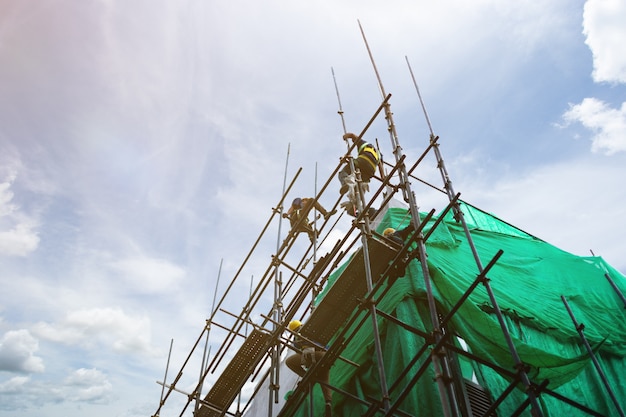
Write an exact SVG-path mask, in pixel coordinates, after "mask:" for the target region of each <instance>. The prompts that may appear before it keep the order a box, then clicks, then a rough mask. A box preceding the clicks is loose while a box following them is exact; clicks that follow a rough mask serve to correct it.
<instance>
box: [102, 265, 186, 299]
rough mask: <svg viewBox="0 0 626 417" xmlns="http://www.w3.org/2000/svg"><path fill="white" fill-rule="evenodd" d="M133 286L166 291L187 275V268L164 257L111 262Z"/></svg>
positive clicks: (148, 291)
mask: <svg viewBox="0 0 626 417" xmlns="http://www.w3.org/2000/svg"><path fill="white" fill-rule="evenodd" d="M111 267H112V268H113V269H115V270H116V271H118V272H119V273H121V274H122V275H123V277H124V279H125V280H126V281H127V282H128V283H131V284H132V285H133V287H134V288H135V289H136V290H138V291H140V292H146V293H164V292H166V291H168V290H171V289H172V288H174V287H175V286H176V284H178V283H179V282H180V281H181V280H182V279H183V278H184V277H185V275H186V273H185V270H184V269H183V268H181V267H179V266H178V265H175V264H173V263H171V262H168V261H166V260H164V259H156V258H148V257H134V258H126V259H122V260H119V261H114V262H112V263H111Z"/></svg>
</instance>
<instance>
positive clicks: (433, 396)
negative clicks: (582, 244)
mask: <svg viewBox="0 0 626 417" xmlns="http://www.w3.org/2000/svg"><path fill="white" fill-rule="evenodd" d="M461 207H462V211H463V213H464V219H465V221H466V224H467V226H468V229H469V230H470V233H471V238H472V239H471V241H472V242H473V244H474V246H475V252H476V253H477V254H478V256H479V257H480V264H481V265H482V268H484V267H485V266H486V265H487V264H488V263H489V262H490V261H491V259H492V258H493V257H494V256H495V255H496V253H497V252H498V251H499V250H502V251H503V254H502V256H501V257H500V259H499V260H498V261H497V263H495V265H494V266H493V268H491V270H490V271H489V272H488V274H487V277H488V279H489V281H488V282H489V285H490V287H491V289H492V291H493V294H494V297H495V300H496V302H497V305H498V307H499V308H500V310H501V312H502V315H503V320H504V322H505V323H506V328H507V331H508V332H509V333H510V335H511V338H512V340H513V343H514V346H515V350H516V352H517V354H518V355H519V358H520V359H521V361H522V362H523V364H524V365H525V366H526V369H527V375H528V377H529V378H530V379H531V380H532V381H533V382H535V383H537V384H540V383H543V382H544V381H545V382H547V384H548V385H547V388H548V389H549V390H552V391H553V392H555V393H556V394H557V395H558V396H561V398H557V397H555V396H554V395H548V394H546V393H543V394H542V395H540V396H539V400H538V402H539V404H540V406H541V407H542V410H543V413H544V415H545V416H546V417H549V416H552V417H557V416H564V415H567V416H579V415H580V416H586V415H590V414H589V412H588V410H585V409H579V408H578V407H577V406H575V405H572V404H570V403H568V402H567V401H564V400H563V398H567V399H572V400H574V401H575V402H576V403H580V404H582V405H583V406H584V407H587V409H590V410H593V411H594V412H596V413H599V414H601V415H616V414H617V412H616V408H615V405H614V404H613V402H612V401H611V399H610V396H609V395H608V394H607V390H606V389H605V387H604V384H603V382H602V379H601V377H600V374H599V373H598V372H597V370H596V367H595V366H594V364H593V363H592V361H591V357H590V355H589V354H588V352H587V350H586V349H585V346H584V344H583V342H582V339H581V337H580V335H579V333H578V331H577V328H576V326H575V325H574V323H573V321H572V318H571V317H570V315H569V314H568V311H567V309H566V307H565V304H564V302H563V300H562V298H561V297H562V296H563V297H564V298H565V299H566V301H567V302H568V304H569V306H570V308H571V310H572V312H573V314H574V316H575V319H576V320H577V322H578V323H579V324H581V325H583V326H584V330H583V332H584V336H585V337H586V338H587V341H588V343H589V344H590V345H591V347H592V348H593V352H594V355H595V357H596V358H597V361H598V362H599V364H600V366H601V367H602V370H603V371H604V375H605V378H606V380H607V382H608V385H609V386H610V388H611V389H612V391H613V393H614V395H615V396H616V397H617V398H618V399H619V400H618V401H620V402H621V404H620V406H621V407H622V409H626V382H625V381H624V377H623V375H624V374H625V372H626V310H625V306H624V304H623V303H622V301H621V299H620V297H619V295H618V293H617V292H616V291H615V289H614V288H613V287H612V286H611V284H610V283H609V280H608V279H607V276H608V277H610V278H611V279H612V280H613V281H614V283H615V285H616V286H617V287H618V289H619V290H620V291H621V292H622V293H626V278H625V277H624V275H622V274H621V273H620V272H618V271H617V270H615V269H614V268H612V267H611V266H610V265H608V264H607V263H606V262H605V261H604V260H603V259H602V258H601V257H581V256H575V255H572V254H570V253H567V252H565V251H562V250H560V249H558V248H556V247H555V246H553V245H550V244H549V243H546V242H545V241H542V240H541V239H538V238H536V237H534V236H531V235H529V234H527V233H525V232H523V231H522V230H520V229H518V228H516V227H515V226H512V225H510V224H508V223H506V222H503V221H502V220H499V219H498V218H496V217H495V216H492V215H490V214H487V213H485V212H482V211H481V210H479V209H476V208H475V207H472V206H470V205H467V204H461ZM422 218H423V217H422ZM409 220H410V218H409V216H407V212H406V210H404V209H400V208H390V209H389V210H388V211H387V213H386V214H385V217H384V218H383V220H382V222H381V223H380V225H379V227H378V232H379V233H380V232H382V230H384V229H385V228H387V227H394V228H396V229H399V228H402V227H404V226H406V225H407V224H408V222H409ZM433 222H434V219H433V220H431V221H430V223H429V224H427V225H426V226H425V229H424V230H425V231H428V230H430V228H431V227H432V226H433V224H434V223H433ZM426 252H427V254H428V257H427V259H428V262H427V263H428V265H427V271H428V275H429V276H430V280H431V281H430V282H431V287H432V290H433V295H434V298H435V300H436V303H437V306H438V308H439V309H440V313H441V314H443V315H445V314H446V312H447V311H449V310H450V309H451V308H452V307H453V306H454V305H455V304H456V303H457V301H458V300H460V299H461V297H462V296H463V294H464V293H465V292H466V291H467V289H468V288H469V287H470V286H471V284H472V283H473V282H474V281H475V280H476V279H477V277H478V276H479V273H480V270H479V267H478V266H477V262H476V259H475V258H474V255H473V251H472V250H471V248H470V245H469V242H468V239H467V237H466V234H465V230H464V228H463V227H462V226H461V224H460V223H458V222H456V221H455V220H454V218H453V216H452V215H451V214H448V215H447V216H446V217H445V219H444V221H442V222H441V223H440V224H439V225H437V227H435V228H434V230H433V233H432V235H431V236H430V237H429V238H428V240H427V241H426ZM341 272H342V269H341V268H339V269H338V270H337V271H336V272H335V273H334V274H333V275H332V276H331V277H330V279H329V284H328V285H329V286H330V285H332V283H333V282H334V280H336V279H340V277H341ZM425 288H426V287H425V282H424V274H423V272H422V265H421V264H420V263H419V262H418V261H417V260H413V261H411V262H410V263H409V265H408V266H407V269H406V272H405V276H404V277H401V278H399V279H397V281H395V283H394V284H393V285H391V286H390V287H389V288H385V287H384V286H383V288H381V290H380V291H379V294H382V292H383V291H384V296H382V297H380V298H379V300H378V304H377V308H378V309H379V310H381V311H383V312H386V313H388V314H391V315H393V316H394V317H396V318H397V319H398V320H399V321H400V322H403V323H406V324H408V325H409V326H411V327H412V328H415V329H418V330H421V331H423V332H424V333H425V334H429V333H430V332H431V329H432V324H431V323H432V321H431V318H430V317H431V315H430V312H429V308H428V301H427V296H426V291H425ZM324 294H325V293H324V292H322V293H321V294H320V299H322V298H323V297H324ZM360 315H361V316H360V317H359V319H361V320H357V321H355V323H354V324H353V325H352V329H351V330H349V331H348V333H347V334H353V332H354V337H352V338H350V339H348V343H347V345H346V348H345V349H344V350H343V351H342V353H341V357H342V358H345V359H348V361H344V360H337V361H335V363H334V365H333V366H332V368H331V381H330V382H331V385H333V386H337V387H340V388H341V389H344V390H345V391H347V392H350V393H352V394H355V395H356V396H357V397H359V398H361V399H365V400H366V401H368V402H370V401H372V400H374V401H380V400H381V398H380V397H381V385H380V378H379V367H378V365H377V355H376V351H375V346H374V337H373V332H372V329H373V325H372V318H371V316H369V315H366V314H365V313H364V312H361V313H360ZM361 322H362V323H361ZM378 327H379V332H380V335H381V347H382V356H383V362H384V364H383V369H384V370H385V378H386V381H387V386H388V389H389V397H390V401H391V404H394V402H395V401H398V402H399V408H400V409H401V410H403V411H405V412H407V413H409V414H411V415H415V416H437V415H442V405H441V400H440V395H439V392H438V387H437V384H436V383H434V382H433V380H434V377H435V375H434V371H433V366H432V365H431V362H430V357H429V353H430V349H429V348H430V347H431V346H429V344H428V343H426V341H425V339H424V333H416V332H413V331H410V330H407V329H406V328H404V327H402V326H401V325H399V324H397V323H394V322H393V321H391V320H387V319H384V318H382V317H381V316H378ZM449 328H450V329H452V331H453V332H454V333H455V334H456V335H457V336H458V338H459V339H462V341H463V342H464V343H465V346H466V350H467V351H469V352H471V353H472V354H473V355H476V356H477V357H478V358H480V359H481V360H482V361H486V362H487V363H492V364H494V365H495V367H492V366H486V365H481V364H480V362H479V361H474V360H471V359H469V358H467V356H465V355H458V362H459V369H461V372H462V373H463V376H464V377H465V378H466V379H469V380H473V381H474V382H475V383H477V384H479V385H481V386H482V387H484V388H485V389H486V390H487V392H488V393H489V394H490V396H491V397H492V399H496V398H498V397H500V396H501V395H502V393H503V392H505V390H506V389H507V388H508V387H509V385H511V378H510V377H509V375H508V373H507V372H499V371H498V369H500V368H502V369H504V370H507V371H509V373H514V372H515V370H516V367H515V361H514V359H513V355H512V353H511V349H510V348H509V345H508V344H507V342H506V339H505V337H504V332H503V330H502V327H501V326H500V323H499V321H498V319H497V316H496V314H495V311H494V305H493V303H492V302H491V299H490V297H489V294H488V292H487V291H486V288H485V286H484V285H482V284H479V285H478V286H477V287H476V289H475V290H474V291H472V292H471V294H470V295H469V297H468V298H467V300H466V301H465V302H464V303H462V304H461V306H460V308H459V310H458V311H457V312H456V314H454V315H453V316H452V319H451V322H450V326H449ZM458 343H462V342H458ZM459 346H460V345H459ZM415 358H417V360H414V359H415ZM412 360H414V364H413V365H412V366H411V363H412ZM349 361H350V362H354V363H356V364H358V365H359V366H358V367H356V366H355V365H354V364H350V363H349ZM407 368H408V370H409V371H408V372H406V370H407ZM418 374H419V375H421V377H419V378H417V379H416V381H412V378H414V377H416V375H418ZM522 388H523V386H522V385H521V384H517V388H516V389H514V390H513V391H512V392H511V393H510V394H508V395H506V397H505V399H504V401H503V402H502V404H500V406H499V407H498V409H497V413H498V415H499V416H508V415H512V414H514V413H515V412H516V410H517V409H518V407H520V405H521V404H522V403H523V402H524V401H525V400H526V399H528V395H527V394H526V393H525V392H524V390H523V389H522ZM400 399H401V400H400ZM315 402H316V403H318V407H317V408H316V409H318V410H321V409H322V408H321V407H322V404H323V399H322V397H321V394H320V391H319V388H317V391H315ZM307 409H308V408H307V406H306V405H303V406H302V407H301V414H297V415H302V416H304V415H306V412H307ZM333 409H334V413H335V414H334V415H341V416H360V415H362V414H364V413H365V412H366V411H367V409H368V408H367V405H365V404H363V402H360V401H358V400H356V399H354V398H352V397H350V396H346V395H342V394H341V393H338V392H335V393H334V396H333ZM521 415H524V416H530V407H527V408H526V409H525V410H524V411H523V412H522V413H521Z"/></svg>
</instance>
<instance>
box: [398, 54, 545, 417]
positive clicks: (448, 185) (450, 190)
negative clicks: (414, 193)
mask: <svg viewBox="0 0 626 417" xmlns="http://www.w3.org/2000/svg"><path fill="white" fill-rule="evenodd" d="M405 58H406V57H405ZM406 63H407V65H408V68H409V72H410V74H411V79H412V80H413V84H414V86H415V90H416V91H417V95H418V97H419V101H420V105H421V107H422V110H423V112H424V117H425V118H426V121H427V124H428V128H429V130H430V140H431V142H434V145H433V147H432V148H433V151H434V153H435V158H436V160H437V167H439V172H440V173H441V178H442V180H443V183H444V188H445V190H446V193H447V195H448V199H449V200H450V201H453V200H454V195H455V192H454V187H453V186H452V181H451V180H450V176H449V174H448V171H447V170H446V166H445V163H444V161H443V158H442V156H441V152H440V151H439V143H438V142H437V139H438V138H437V137H436V136H435V133H434V131H433V128H432V125H431V123H430V118H429V117H428V112H427V111H426V106H425V105H424V101H423V100H422V95H421V94H420V91H419V87H418V85H417V82H416V80H415V76H414V75H413V70H412V69H411V64H410V63H409V59H408V58H406ZM453 209H454V212H455V219H456V220H457V221H458V222H460V223H461V224H462V226H463V230H464V233H465V237H466V238H467V242H468V244H469V246H470V248H471V251H472V254H473V256H474V260H475V262H476V266H477V268H478V272H479V273H482V272H483V271H484V267H483V265H482V262H481V260H480V256H479V255H478V251H477V250H476V247H475V245H474V241H473V239H472V235H471V234H470V231H469V228H468V227H467V223H466V222H465V217H464V215H463V211H462V210H461V209H460V207H459V204H458V202H455V203H454V207H453ZM482 283H483V286H484V287H485V289H486V291H487V294H488V295H489V300H490V301H491V304H492V307H493V309H494V312H495V314H496V317H497V319H498V323H499V325H500V328H501V329H502V333H503V335H504V338H505V340H506V343H507V346H508V348H509V352H510V354H511V356H512V358H513V361H514V362H515V367H516V369H517V370H518V373H519V377H520V380H521V382H522V383H523V384H524V386H525V387H526V392H527V394H528V398H529V400H530V404H531V407H532V409H533V413H534V416H535V417H541V416H543V412H542V411H541V407H540V405H539V402H538V401H537V395H536V394H535V391H534V390H533V389H532V387H531V381H530V378H529V377H528V374H527V373H526V371H525V370H524V364H523V363H522V360H521V358H520V356H519V353H518V352H517V349H516V347H515V345H514V344H513V339H512V337H511V334H510V332H509V330H508V327H507V325H506V322H505V320H504V317H503V315H502V311H501V310H500V306H499V305H498V302H497V300H496V297H495V294H494V292H493V290H492V288H491V285H490V284H489V280H487V279H485V280H483V282H482Z"/></svg>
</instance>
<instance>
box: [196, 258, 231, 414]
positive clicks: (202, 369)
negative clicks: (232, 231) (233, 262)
mask: <svg viewBox="0 0 626 417" xmlns="http://www.w3.org/2000/svg"><path fill="white" fill-rule="evenodd" d="M223 263H224V258H222V259H221V260H220V267H219V269H218V271H217V280H216V282H215V291H214V292H213V302H212V303H211V315H213V312H214V310H215V299H216V298H217V289H218V288H219V286H220V277H221V276H222V264H223ZM210 334H211V322H210V321H209V320H207V322H206V340H205V341H204V352H203V354H202V365H201V367H200V380H199V381H198V389H197V392H196V395H197V398H196V404H195V405H194V409H195V413H197V412H198V408H200V401H198V400H199V399H200V397H201V396H202V388H203V386H204V374H205V372H206V367H207V363H208V362H209V355H210V354H211V347H210V346H209V336H210Z"/></svg>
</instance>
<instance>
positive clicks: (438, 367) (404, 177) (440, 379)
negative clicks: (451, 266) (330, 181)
mask: <svg viewBox="0 0 626 417" xmlns="http://www.w3.org/2000/svg"><path fill="white" fill-rule="evenodd" d="M358 23H359V29H360V30H361V35H362V37H363V41H364V43H365V47H366V48H367V53H368V55H369V58H370V61H371V63H372V67H373V69H374V72H375V74H376V79H377V81H378V87H379V88H380V93H381V95H382V97H383V98H385V97H386V96H387V94H386V92H385V88H384V86H383V83H382V80H381V78H380V75H379V73H378V68H377V67H376V62H375V61H374V57H373V55H372V52H371V50H370V47H369V44H368V42H367V38H366V37H365V32H364V31H363V27H362V26H361V22H358ZM385 118H386V119H387V124H388V130H389V136H390V139H391V146H392V149H393V154H394V156H395V158H396V164H398V165H399V166H400V169H398V175H399V176H400V182H401V183H402V184H403V187H402V190H403V193H404V198H405V201H407V202H408V204H409V210H410V213H411V221H412V223H413V224H414V227H415V228H416V229H419V228H420V224H421V220H420V217H419V212H418V210H419V208H418V206H417V202H416V200H415V195H414V194H413V192H412V191H411V187H410V182H409V176H408V173H407V171H406V167H405V166H404V163H403V162H402V160H403V155H402V148H401V147H400V145H399V141H398V136H397V133H396V128H395V124H394V122H393V114H392V112H391V106H390V104H389V102H386V104H385ZM417 244H418V251H419V259H420V264H421V268H422V274H423V276H424V285H425V287H426V294H427V299H428V308H429V310H430V316H431V324H432V327H433V334H434V336H435V340H436V341H439V340H440V338H441V334H440V332H439V321H438V312H437V307H436V305H435V299H434V296H433V292H432V286H431V282H430V274H429V272H428V267H427V265H426V246H425V244H424V241H423V238H422V237H421V236H420V237H418V239H417ZM431 361H432V363H433V367H434V370H435V375H436V378H437V388H438V390H439V396H440V398H441V404H442V408H443V413H444V416H445V417H451V416H452V415H456V414H457V413H454V414H453V413H452V410H451V407H452V406H454V405H455V402H454V401H453V399H451V398H449V397H448V395H451V393H450V392H449V391H448V389H447V387H446V383H445V380H447V379H448V378H447V375H445V372H444V369H445V368H446V366H445V365H443V364H442V361H443V359H442V357H441V356H440V355H438V354H437V353H434V354H433V355H431ZM446 398H448V401H446Z"/></svg>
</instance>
